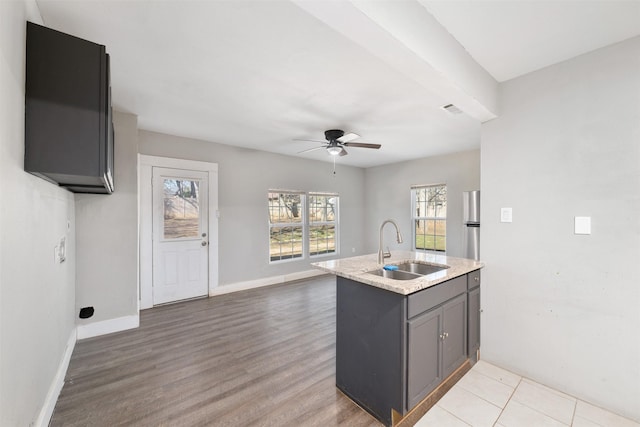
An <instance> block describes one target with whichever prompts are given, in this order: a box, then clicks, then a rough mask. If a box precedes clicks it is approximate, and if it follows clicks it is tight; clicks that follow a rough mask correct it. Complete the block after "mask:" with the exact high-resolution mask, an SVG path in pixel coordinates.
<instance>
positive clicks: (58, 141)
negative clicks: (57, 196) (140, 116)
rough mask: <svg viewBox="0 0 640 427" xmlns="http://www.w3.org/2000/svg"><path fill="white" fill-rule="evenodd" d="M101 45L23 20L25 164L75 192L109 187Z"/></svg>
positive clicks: (105, 64) (109, 128) (109, 136)
mask: <svg viewBox="0 0 640 427" xmlns="http://www.w3.org/2000/svg"><path fill="white" fill-rule="evenodd" d="M109 79H110V77H109V55H108V54H107V53H106V50H105V47H104V46H103V45H99V44H96V43H92V42H89V41H87V40H83V39H80V38H77V37H74V36H70V35H68V34H64V33H61V32H59V31H55V30H52V29H49V28H46V27H43V26H40V25H37V24H33V23H31V22H27V61H26V83H25V155H24V169H25V171H27V172H30V173H32V174H34V175H37V176H39V177H41V178H44V179H46V180H48V181H51V182H53V183H55V184H58V185H60V186H62V187H65V188H67V189H69V190H70V191H73V192H78V193H111V192H113V189H114V187H113V155H114V153H113V124H112V117H111V116H112V113H111V89H110V81H109Z"/></svg>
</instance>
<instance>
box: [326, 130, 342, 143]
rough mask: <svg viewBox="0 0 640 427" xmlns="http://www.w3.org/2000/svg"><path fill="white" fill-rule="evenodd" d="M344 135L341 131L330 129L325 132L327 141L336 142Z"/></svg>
mask: <svg viewBox="0 0 640 427" xmlns="http://www.w3.org/2000/svg"><path fill="white" fill-rule="evenodd" d="M343 135H344V131H342V130H340V129H330V130H325V131H324V137H325V138H327V141H335V140H337V139H338V138H342V136H343Z"/></svg>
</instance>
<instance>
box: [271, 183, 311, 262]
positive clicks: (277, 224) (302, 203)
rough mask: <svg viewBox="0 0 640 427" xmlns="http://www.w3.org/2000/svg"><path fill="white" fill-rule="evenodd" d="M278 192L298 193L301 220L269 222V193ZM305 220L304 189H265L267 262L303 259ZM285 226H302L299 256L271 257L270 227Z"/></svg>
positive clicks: (304, 250)
mask: <svg viewBox="0 0 640 427" xmlns="http://www.w3.org/2000/svg"><path fill="white" fill-rule="evenodd" d="M271 193H278V194H297V195H300V205H301V206H300V212H301V215H302V221H300V222H279V223H276V224H272V223H271V212H269V203H268V201H269V194H271ZM306 222H307V197H306V193H305V192H304V191H296V190H279V189H274V190H267V225H268V228H269V238H268V239H267V254H268V257H269V264H273V263H277V264H280V263H284V262H294V261H298V260H301V259H305V254H306V252H307V248H306V246H307V242H306V240H307V239H306V238H305V236H306V235H307V230H306ZM286 227H302V252H301V254H300V256H291V257H289V258H280V259H275V260H272V259H271V229H273V228H286Z"/></svg>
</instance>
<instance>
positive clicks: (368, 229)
mask: <svg viewBox="0 0 640 427" xmlns="http://www.w3.org/2000/svg"><path fill="white" fill-rule="evenodd" d="M421 184H447V255H449V256H462V255H463V253H462V230H463V225H462V192H463V191H468V190H478V189H479V188H480V151H479V150H473V151H465V152H460V153H454V154H448V155H444V156H435V157H428V158H424V159H417V160H412V161H409V162H402V163H394V164H391V165H385V166H378V167H374V168H369V169H366V170H365V194H366V196H365V212H366V216H365V218H364V219H365V234H364V237H365V240H364V242H365V252H367V253H373V252H377V250H378V236H379V229H380V224H382V221H384V220H385V219H387V218H393V219H395V220H396V222H397V223H398V226H399V227H400V231H401V232H402V236H403V238H404V243H403V244H402V245H398V244H397V243H396V240H395V233H394V231H393V227H392V226H390V225H388V226H386V227H385V233H384V236H385V237H384V244H385V246H389V248H390V250H391V251H392V252H393V249H394V248H402V249H406V250H411V249H412V247H413V246H412V242H411V233H412V224H411V214H412V213H411V186H412V185H421Z"/></svg>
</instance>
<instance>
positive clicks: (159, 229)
mask: <svg viewBox="0 0 640 427" xmlns="http://www.w3.org/2000/svg"><path fill="white" fill-rule="evenodd" d="M152 176H153V178H152V179H153V181H152V182H153V184H152V185H153V195H152V201H153V220H152V221H153V222H152V230H153V249H152V250H153V305H157V304H164V303H168V302H174V301H180V300H184V299H189V298H196V297H202V296H206V295H207V294H208V274H209V266H208V258H209V257H208V253H209V246H208V243H209V229H208V204H207V199H208V188H207V187H208V185H207V184H208V178H209V177H208V172H202V171H191V170H184V169H172V168H160V167H154V168H153V171H152Z"/></svg>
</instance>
